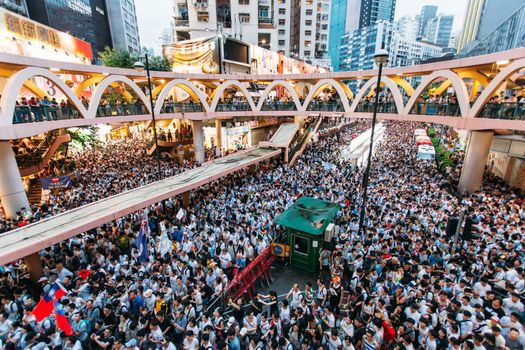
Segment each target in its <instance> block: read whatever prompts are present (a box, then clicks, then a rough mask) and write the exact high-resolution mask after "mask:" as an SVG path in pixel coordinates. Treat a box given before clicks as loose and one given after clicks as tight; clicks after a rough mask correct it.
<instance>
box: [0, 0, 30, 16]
mask: <svg viewBox="0 0 525 350" xmlns="http://www.w3.org/2000/svg"><path fill="white" fill-rule="evenodd" d="M0 7H3V8H5V9H7V10H9V11H13V12H15V13H18V14H19V15H22V16H25V17H29V13H28V12H27V4H26V0H0Z"/></svg>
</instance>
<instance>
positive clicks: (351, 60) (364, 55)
mask: <svg viewBox="0 0 525 350" xmlns="http://www.w3.org/2000/svg"><path fill="white" fill-rule="evenodd" d="M392 34H393V24H392V23H391V22H388V21H379V22H377V23H376V24H374V25H371V26H368V27H362V28H358V29H356V30H354V31H353V32H352V33H348V34H346V35H344V36H343V38H342V43H341V51H340V52H341V53H340V54H341V58H340V60H341V61H340V65H339V70H342V71H354V70H366V69H373V68H375V62H374V54H375V52H376V51H377V50H379V49H382V48H388V47H390V43H391V41H392Z"/></svg>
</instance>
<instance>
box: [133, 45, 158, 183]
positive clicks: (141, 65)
mask: <svg viewBox="0 0 525 350" xmlns="http://www.w3.org/2000/svg"><path fill="white" fill-rule="evenodd" d="M144 60H145V62H146V65H145V66H144V63H142V62H141V61H140V58H139V61H137V62H135V64H134V65H133V68H135V69H136V70H138V71H143V70H144V68H146V75H147V77H148V90H149V103H150V108H151V121H152V123H153V138H154V139H155V158H156V159H157V173H158V175H159V180H161V179H162V172H161V168H160V151H159V140H158V138H157V123H156V121H155V109H154V106H153V93H152V91H153V90H152V89H151V77H150V71H149V60H148V54H147V53H145V54H144Z"/></svg>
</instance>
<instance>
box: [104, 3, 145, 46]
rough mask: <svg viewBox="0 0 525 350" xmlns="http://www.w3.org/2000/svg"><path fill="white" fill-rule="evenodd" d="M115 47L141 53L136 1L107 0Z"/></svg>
mask: <svg viewBox="0 0 525 350" xmlns="http://www.w3.org/2000/svg"><path fill="white" fill-rule="evenodd" d="M106 5H107V11H108V18H109V27H110V30H111V39H112V42H113V47H114V48H118V49H122V50H126V51H128V52H129V53H131V54H139V53H140V39H139V30H138V25H137V14H136V11H135V0H106Z"/></svg>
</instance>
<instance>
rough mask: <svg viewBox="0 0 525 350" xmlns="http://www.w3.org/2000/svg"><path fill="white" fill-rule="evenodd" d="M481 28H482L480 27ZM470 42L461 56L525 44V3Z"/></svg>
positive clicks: (508, 48)
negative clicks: (486, 32)
mask: <svg viewBox="0 0 525 350" xmlns="http://www.w3.org/2000/svg"><path fill="white" fill-rule="evenodd" d="M480 29H481V28H480ZM479 35H480V33H479V32H478V39H476V40H474V41H472V42H470V43H468V44H467V45H466V46H464V47H463V49H462V50H461V52H460V55H461V56H477V55H484V54H489V53H493V52H498V51H505V50H510V49H513V48H517V47H522V46H525V3H523V4H522V5H521V6H520V7H519V8H518V9H517V10H516V11H515V12H514V13H513V14H512V15H511V16H509V17H508V18H507V19H505V20H504V21H503V22H502V23H501V24H500V25H499V26H497V27H496V28H494V29H493V30H492V31H491V32H489V33H488V34H486V35H485V36H483V37H479Z"/></svg>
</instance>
